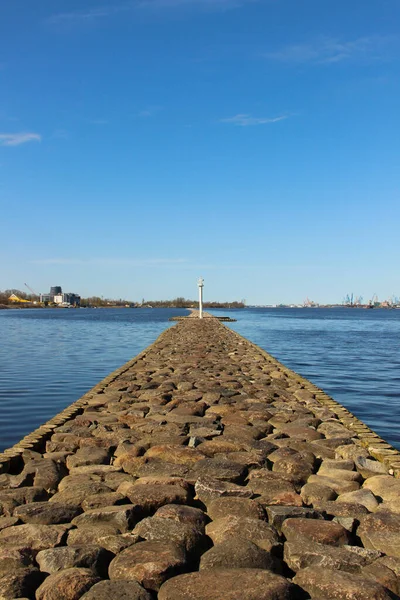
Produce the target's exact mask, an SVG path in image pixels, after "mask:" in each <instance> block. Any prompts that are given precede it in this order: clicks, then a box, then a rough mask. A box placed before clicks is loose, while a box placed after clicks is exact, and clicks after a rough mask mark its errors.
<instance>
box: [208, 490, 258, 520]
mask: <svg viewBox="0 0 400 600" xmlns="http://www.w3.org/2000/svg"><path fill="white" fill-rule="evenodd" d="M207 514H208V515H209V516H210V518H211V519H212V520H215V519H220V518H222V517H226V516H228V515H229V516H233V517H248V518H250V519H260V520H261V521H265V520H266V515H265V511H264V509H263V507H262V506H261V505H260V504H259V503H258V502H257V501H256V500H250V499H248V498H235V497H234V496H231V497H228V498H217V499H216V500H213V501H212V502H210V504H209V505H208V507H207Z"/></svg>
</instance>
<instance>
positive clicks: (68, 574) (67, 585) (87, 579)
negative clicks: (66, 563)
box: [36, 569, 99, 600]
mask: <svg viewBox="0 0 400 600" xmlns="http://www.w3.org/2000/svg"><path fill="white" fill-rule="evenodd" d="M98 581H99V578H98V577H97V576H96V575H95V574H94V573H93V571H91V570H90V569H64V570H63V571H59V572H57V573H53V575H49V577H47V579H45V581H44V582H43V583H42V585H41V586H40V587H39V588H38V590H37V592H36V599H37V600H60V598H62V599H63V600H78V599H79V598H81V596H82V595H83V594H84V593H85V592H87V591H88V590H89V589H90V588H91V587H92V585H94V584H95V583H97V582H98Z"/></svg>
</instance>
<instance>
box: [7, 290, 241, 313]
mask: <svg viewBox="0 0 400 600" xmlns="http://www.w3.org/2000/svg"><path fill="white" fill-rule="evenodd" d="M13 294H14V295H15V296H17V297H18V298H21V300H28V301H29V302H31V303H32V304H33V303H37V302H39V300H40V298H39V296H36V295H35V294H26V293H25V292H23V291H21V290H17V289H9V290H4V291H0V305H5V306H10V305H11V306H15V302H13V301H12V300H10V296H12V295H13ZM19 306H21V307H22V306H27V305H26V304H25V303H23V304H19ZM81 306H83V307H97V308H107V307H110V306H117V307H124V306H129V307H131V308H198V307H199V303H198V301H197V300H188V299H186V298H183V297H179V298H174V299H173V300H145V299H144V298H143V300H142V301H141V302H133V301H131V300H125V299H123V298H119V299H118V300H114V299H111V298H102V297H99V296H90V297H88V298H81ZM244 306H245V304H244V302H243V301H242V302H238V301H233V302H217V301H211V302H204V303H203V307H204V308H244Z"/></svg>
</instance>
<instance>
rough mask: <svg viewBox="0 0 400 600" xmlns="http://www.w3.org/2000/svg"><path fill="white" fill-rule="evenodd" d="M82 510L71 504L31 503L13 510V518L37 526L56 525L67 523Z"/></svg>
mask: <svg viewBox="0 0 400 600" xmlns="http://www.w3.org/2000/svg"><path fill="white" fill-rule="evenodd" d="M81 512H82V509H81V508H80V507H79V506H73V505H72V504H59V503H57V502H51V503H50V502H32V503H30V504H22V505H21V506H17V508H16V509H15V510H14V516H16V517H18V518H19V519H20V520H21V521H23V522H24V523H37V524H39V525H57V524H60V523H68V522H70V521H72V519H73V518H74V517H76V516H77V515H79V514H80V513H81Z"/></svg>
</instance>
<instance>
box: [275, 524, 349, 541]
mask: <svg viewBox="0 0 400 600" xmlns="http://www.w3.org/2000/svg"><path fill="white" fill-rule="evenodd" d="M282 533H283V535H284V536H285V538H286V539H287V541H288V542H301V540H302V539H303V543H304V544H307V543H308V540H311V541H313V542H318V543H319V544H329V545H330V546H343V545H344V544H348V543H349V536H348V533H347V531H346V530H345V529H344V528H343V527H341V526H340V525H339V524H338V523H333V522H332V521H323V520H320V519H301V518H300V519H286V521H284V523H283V525H282Z"/></svg>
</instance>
